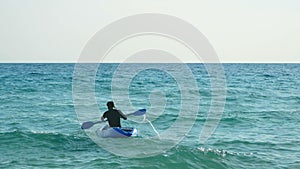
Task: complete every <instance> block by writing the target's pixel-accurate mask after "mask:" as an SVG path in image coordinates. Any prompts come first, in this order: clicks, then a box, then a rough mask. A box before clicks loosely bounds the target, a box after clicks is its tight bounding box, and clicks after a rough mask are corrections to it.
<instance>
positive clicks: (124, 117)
mask: <svg viewBox="0 0 300 169" xmlns="http://www.w3.org/2000/svg"><path fill="white" fill-rule="evenodd" d="M118 112H119V114H120V115H121V117H122V118H123V119H124V120H127V117H126V115H125V114H124V113H123V112H122V111H121V110H118Z"/></svg>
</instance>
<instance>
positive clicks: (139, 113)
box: [81, 109, 146, 129]
mask: <svg viewBox="0 0 300 169" xmlns="http://www.w3.org/2000/svg"><path fill="white" fill-rule="evenodd" d="M145 113H146V109H140V110H138V111H136V112H133V113H129V114H127V115H126V116H132V115H133V116H142V115H144V114H145ZM102 122H105V121H97V122H92V121H87V122H84V123H82V125H81V129H89V128H91V127H93V126H94V125H95V124H98V123H102Z"/></svg>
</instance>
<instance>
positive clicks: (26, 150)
mask: <svg viewBox="0 0 300 169" xmlns="http://www.w3.org/2000/svg"><path fill="white" fill-rule="evenodd" d="M82 65H83V67H86V68H87V70H91V71H92V72H95V73H94V76H93V77H92V76H90V75H93V73H88V71H84V70H80V71H81V72H79V73H76V68H78V65H77V64H75V63H1V64H0V126H1V127H0V168H18V169H19V168H106V169H107V168H114V169H116V168H136V169H138V168H145V169H146V168H149V169H150V168H159V169H161V168H172V169H173V168H180V169H182V168H197V169H198V168H200V169H201V168H204V169H206V168H207V169H213V168H216V169H223V168H224V169H227V168H230V169H231V168H234V169H235V168H237V169H243V168H245V169H252V168H253V169H257V168H263V169H273V168H276V169H283V168H286V169H298V168H300V64H273V63H270V64H265V63H260V64H255V63H251V64H249V63H235V64H230V63H226V64H220V65H218V66H219V68H220V67H221V69H220V70H222V71H221V74H214V73H213V72H209V71H208V69H207V66H208V67H209V64H208V65H207V64H202V63H190V64H166V63H165V64H155V63H153V64H139V63H130V64H129V63H128V64H118V63H103V64H99V65H96V66H95V64H91V63H89V64H88V63H86V64H81V66H82ZM120 65H122V66H120ZM121 67H123V68H122V69H120V68H121ZM137 67H138V68H139V69H136V68H137ZM143 67H144V68H145V69H143ZM88 68H92V69H94V70H92V69H88ZM95 69H96V70H95ZM182 69H186V70H182ZM79 76H80V77H79ZM85 78H86V79H85ZM218 78H220V79H221V80H219V81H218ZM216 79H217V81H216ZM81 82H82V84H83V85H82V86H81ZM123 82H124V83H123ZM215 82H222V83H221V84H222V85H216V83H215ZM84 84H90V86H88V85H87V86H85V85H84ZM87 88H90V89H87ZM80 91H82V92H80ZM215 91H217V92H215ZM218 91H221V92H218ZM90 94H91V95H90ZM216 98H217V100H215V99H216ZM218 98H219V99H218ZM111 100H113V101H114V102H115V105H116V108H117V109H120V110H121V111H122V112H123V113H125V114H129V113H132V112H133V111H134V110H138V109H142V108H145V109H147V112H146V115H144V116H128V119H127V120H121V122H122V126H124V127H136V128H138V131H139V136H138V137H136V138H115V139H109V138H108V139H103V138H97V137H94V135H93V134H91V133H94V132H95V131H96V130H97V129H99V128H101V127H103V126H104V125H105V123H99V124H95V125H94V126H93V127H92V128H91V129H88V130H82V129H81V124H82V123H83V122H85V121H94V122H96V121H99V120H100V117H101V115H102V114H103V113H104V112H105V111H106V110H107V108H106V102H107V101H111ZM89 103H90V104H89ZM215 103H217V104H215ZM218 103H220V104H218ZM214 106H218V108H216V107H214ZM220 106H221V107H220ZM91 110H93V111H91ZM85 112H86V113H85ZM210 115H213V116H210ZM211 121H212V123H209V122H211ZM205 128H206V129H207V128H209V129H211V130H210V131H211V133H210V132H208V133H206V134H207V135H206V138H205V139H203V138H204V137H203V135H201V133H202V134H203V133H204V131H205ZM201 138H202V141H201ZM98 139H99V140H98ZM116 147H117V148H116Z"/></svg>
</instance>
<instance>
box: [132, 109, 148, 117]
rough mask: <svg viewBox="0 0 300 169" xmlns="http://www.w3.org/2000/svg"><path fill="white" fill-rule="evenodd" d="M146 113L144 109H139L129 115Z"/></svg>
mask: <svg viewBox="0 0 300 169" xmlns="http://www.w3.org/2000/svg"><path fill="white" fill-rule="evenodd" d="M145 113H146V109H140V110H138V111H136V112H134V113H132V114H131V115H134V116H142V115H144V114H145Z"/></svg>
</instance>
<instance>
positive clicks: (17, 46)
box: [0, 0, 300, 63]
mask: <svg viewBox="0 0 300 169" xmlns="http://www.w3.org/2000/svg"><path fill="white" fill-rule="evenodd" d="M141 13H162V14H168V15H172V16H175V17H178V18H181V19H183V20H185V21H187V22H189V23H190V24H192V25H193V26H195V27H197V28H198V29H199V31H201V32H202V33H203V34H204V35H205V36H206V38H207V39H208V40H209V42H210V43H211V45H212V46H213V47H214V49H215V50H216V52H217V54H218V56H219V59H220V61H221V62H296V63H299V62H300V45H299V44H300V22H299V19H300V0H189V1H188V0H187V1H182V0H180V1H179V0H177V1H175V0H127V1H125V0H0V62H76V61H77V59H78V57H79V56H80V53H81V51H82V49H83V48H84V46H85V45H86V43H87V42H88V40H89V39H90V38H91V37H93V35H94V34H95V33H96V32H97V31H99V30H100V29H101V28H103V27H104V26H106V25H108V24H110V23H112V22H114V21H116V20H118V19H120V18H123V17H125V16H130V15H134V14H141ZM145 39H147V38H140V39H139V40H140V43H143V45H144V47H147V45H148V46H149V48H153V46H151V44H150V43H149V44H147V43H145V42H143V40H144V41H145ZM133 41H134V40H133ZM146 41H147V40H146ZM162 42H164V40H162V41H161V43H162ZM127 43H128V44H129V43H130V42H127ZM166 43H168V42H166ZM170 43H171V42H170ZM152 45H153V44H152ZM154 47H155V46H154ZM122 50H124V51H122ZM125 50H126V43H124V44H123V48H119V51H118V52H115V54H114V56H111V57H113V59H111V60H110V61H114V62H118V61H119V56H117V55H121V54H122V52H124V53H129V52H128V51H125ZM127 50H129V49H127ZM168 50H172V48H171V49H170V48H168ZM174 51H175V49H174ZM174 51H173V52H174ZM111 55H112V54H111ZM184 57H187V58H186V62H193V61H194V60H193V59H189V58H188V56H184Z"/></svg>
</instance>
